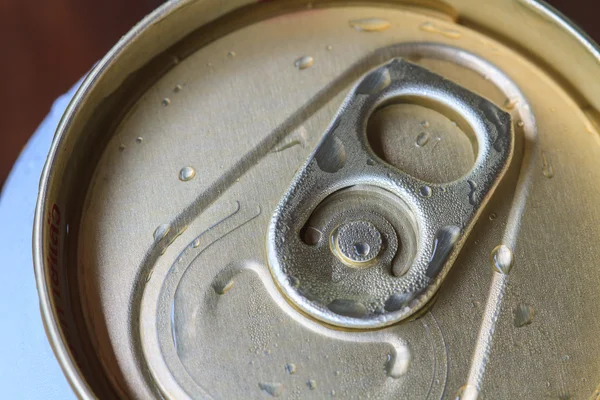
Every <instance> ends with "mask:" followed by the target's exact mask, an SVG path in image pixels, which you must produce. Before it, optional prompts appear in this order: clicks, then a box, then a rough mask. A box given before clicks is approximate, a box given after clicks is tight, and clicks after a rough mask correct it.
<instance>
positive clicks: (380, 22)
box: [349, 18, 392, 32]
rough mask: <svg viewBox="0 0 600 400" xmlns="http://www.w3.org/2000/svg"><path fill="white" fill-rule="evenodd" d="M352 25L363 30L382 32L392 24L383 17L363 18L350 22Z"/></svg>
mask: <svg viewBox="0 0 600 400" xmlns="http://www.w3.org/2000/svg"><path fill="white" fill-rule="evenodd" d="M349 23H350V26H351V27H352V28H354V29H356V30H357V31H361V32H381V31H385V30H386V29H388V28H389V27H390V26H391V25H392V24H391V23H390V21H387V20H385V19H382V18H361V19H354V20H352V21H350V22H349Z"/></svg>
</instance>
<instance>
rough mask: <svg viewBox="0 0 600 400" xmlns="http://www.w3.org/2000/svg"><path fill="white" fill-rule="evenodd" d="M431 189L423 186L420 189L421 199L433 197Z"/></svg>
mask: <svg viewBox="0 0 600 400" xmlns="http://www.w3.org/2000/svg"><path fill="white" fill-rule="evenodd" d="M431 193H432V191H431V188H430V187H429V186H421V187H420V188H419V194H420V195H421V197H431Z"/></svg>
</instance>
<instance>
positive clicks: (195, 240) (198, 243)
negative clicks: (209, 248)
mask: <svg viewBox="0 0 600 400" xmlns="http://www.w3.org/2000/svg"><path fill="white" fill-rule="evenodd" d="M199 246H200V238H196V239H194V241H193V242H192V247H193V248H194V249H196V248H198V247H199Z"/></svg>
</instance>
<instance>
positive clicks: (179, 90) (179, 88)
mask: <svg viewBox="0 0 600 400" xmlns="http://www.w3.org/2000/svg"><path fill="white" fill-rule="evenodd" d="M181 89H183V85H182V84H178V85H176V86H175V87H174V88H173V92H175V93H179V92H181Z"/></svg>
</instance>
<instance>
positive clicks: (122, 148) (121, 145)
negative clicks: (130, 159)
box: [119, 143, 125, 151]
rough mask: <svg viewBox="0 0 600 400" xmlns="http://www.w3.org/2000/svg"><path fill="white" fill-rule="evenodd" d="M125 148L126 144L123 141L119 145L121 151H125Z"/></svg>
mask: <svg viewBox="0 0 600 400" xmlns="http://www.w3.org/2000/svg"><path fill="white" fill-rule="evenodd" d="M123 150H125V145H124V144H123V143H121V144H120V145H119V151H123Z"/></svg>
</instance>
